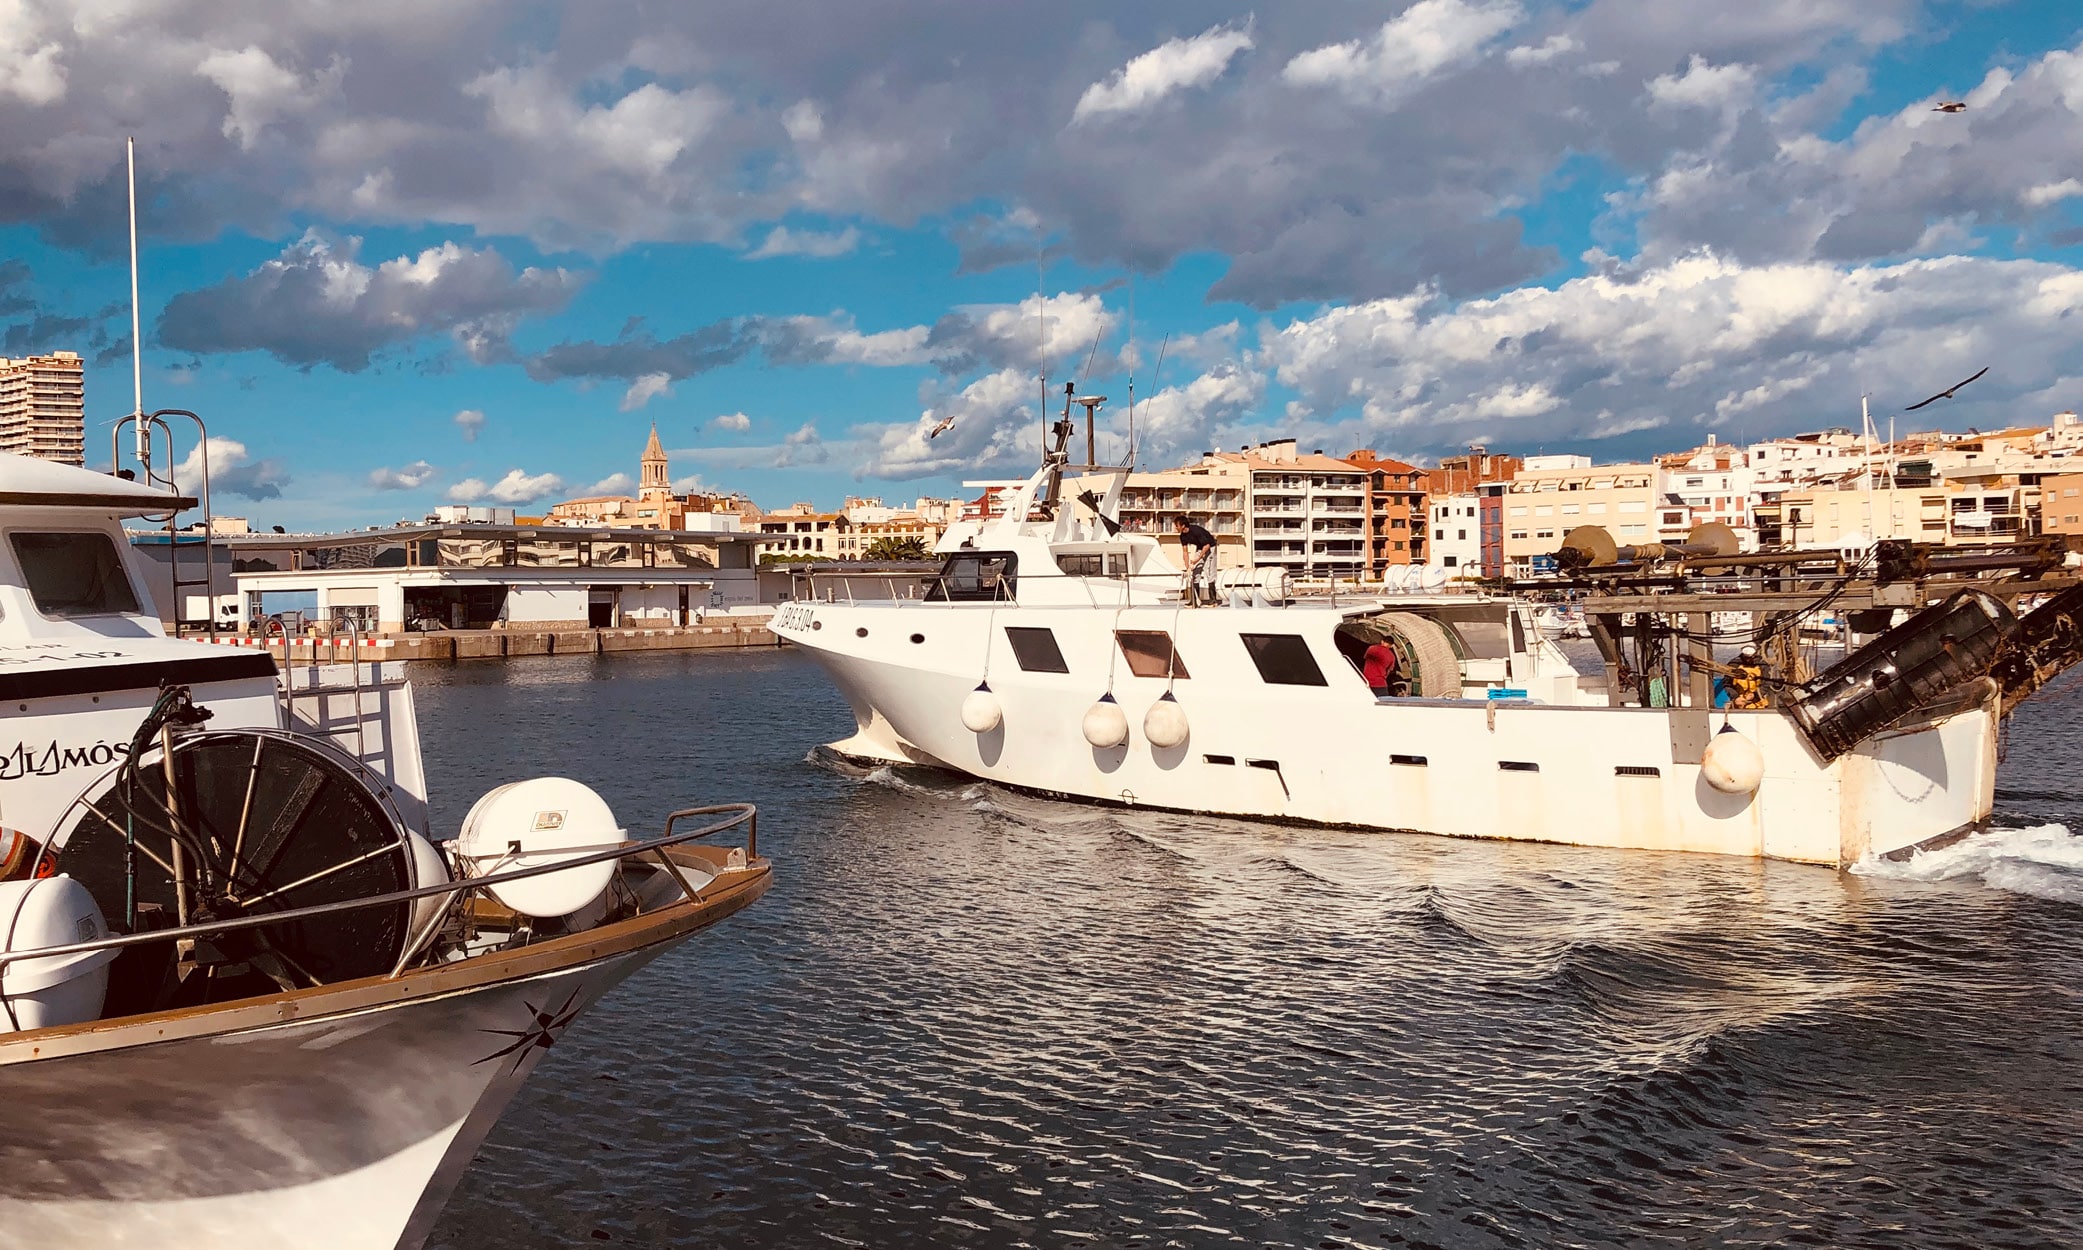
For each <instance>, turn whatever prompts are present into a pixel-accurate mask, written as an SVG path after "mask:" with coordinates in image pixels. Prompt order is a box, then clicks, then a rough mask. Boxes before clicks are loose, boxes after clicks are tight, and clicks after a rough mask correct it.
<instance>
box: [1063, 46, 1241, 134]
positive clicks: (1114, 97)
mask: <svg viewBox="0 0 2083 1250" xmlns="http://www.w3.org/2000/svg"><path fill="white" fill-rule="evenodd" d="M1252 46H1253V45H1252V37H1251V24H1250V23H1249V22H1247V23H1245V25H1244V27H1243V28H1242V29H1234V28H1231V27H1228V26H1212V27H1210V28H1208V29H1207V30H1204V31H1202V32H1201V33H1200V34H1198V35H1194V36H1193V37H1191V38H1186V39H1171V40H1167V41H1166V42H1164V43H1162V44H1160V45H1158V46H1157V47H1155V48H1152V49H1151V50H1150V51H1148V52H1145V53H1143V54H1142V55H1141V56H1139V57H1136V58H1135V59H1134V60H1132V61H1130V62H1129V63H1128V64H1127V65H1124V66H1122V67H1121V68H1120V69H1119V70H1117V71H1116V72H1115V73H1114V76H1113V77H1112V78H1109V79H1108V80H1106V81H1105V82H1096V83H1093V84H1092V85H1091V86H1089V87H1087V88H1085V93H1084V94H1083V95H1081V96H1079V97H1078V105H1077V108H1076V109H1075V110H1073V111H1072V113H1071V121H1072V123H1074V124H1075V123H1077V122H1082V121H1086V120H1088V119H1090V118H1094V117H1099V116H1102V115H1105V114H1109V113H1134V112H1139V111H1141V110H1143V109H1146V108H1148V107H1150V106H1151V105H1153V104H1155V103H1157V102H1158V101H1159V100H1162V99H1164V98H1165V97H1166V96H1169V95H1172V94H1173V93H1175V92H1178V91H1184V90H1186V89H1188V88H1191V87H1200V86H1205V85H1206V84H1208V83H1211V82H1214V81H1215V80H1216V79H1217V78H1220V77H1222V74H1223V71H1224V70H1227V69H1228V68H1229V65H1230V61H1231V60H1233V59H1234V58H1235V57H1236V56H1237V54H1238V53H1240V52H1248V51H1250V50H1251V48H1252Z"/></svg>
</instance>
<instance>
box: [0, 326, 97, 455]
mask: <svg viewBox="0 0 2083 1250" xmlns="http://www.w3.org/2000/svg"><path fill="white" fill-rule="evenodd" d="M85 379H86V373H85V371H84V368H83V366H82V365H81V362H80V358H79V354H78V353H77V352H52V353H51V354H50V355H48V356H22V357H16V358H12V359H10V358H8V357H6V356H0V451H6V452H12V453H14V454H15V455H17V456H34V457H36V458H37V459H39V460H55V461H57V462H58V463H60V464H70V465H84V464H85V463H86V450H87V424H86V413H87V406H86V380H85Z"/></svg>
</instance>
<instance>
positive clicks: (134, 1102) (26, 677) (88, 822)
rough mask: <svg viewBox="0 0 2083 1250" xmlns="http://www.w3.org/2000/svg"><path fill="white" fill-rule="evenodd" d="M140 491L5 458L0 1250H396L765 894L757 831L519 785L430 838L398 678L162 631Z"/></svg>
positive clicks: (712, 810) (734, 815)
mask: <svg viewBox="0 0 2083 1250" xmlns="http://www.w3.org/2000/svg"><path fill="white" fill-rule="evenodd" d="M157 415H158V414H155V415H154V416H152V417H146V418H143V422H144V423H145V424H147V425H148V426H149V427H151V428H153V429H160V430H163V422H160V421H158V420H157ZM167 462H169V463H170V462H171V457H170V456H169V458H168V461H167ZM158 480H159V479H156V478H155V477H154V476H153V474H152V472H151V471H150V469H149V466H148V467H147V471H146V472H145V474H144V477H143V478H142V479H141V480H133V481H125V480H119V479H118V478H116V477H112V476H107V475H104V474H101V473H95V472H90V471H88V470H85V469H78V468H72V467H68V466H63V465H57V464H50V463H46V462H42V461H36V460H29V459H24V458H22V457H17V456H11V455H0V706H4V708H5V709H6V733H5V738H4V743H5V752H4V758H0V820H4V824H5V826H6V829H5V832H4V833H0V843H4V845H0V870H4V877H5V879H4V880H0V938H4V939H5V941H4V944H0V1107H4V1108H5V1112H4V1114H0V1167H4V1168H5V1169H6V1172H7V1174H8V1175H9V1176H10V1177H12V1178H13V1181H14V1183H12V1184H10V1185H9V1186H8V1187H7V1188H6V1190H5V1191H4V1192H0V1247H22V1248H24V1250H28V1248H32V1247H33V1248H34V1250H53V1248H57V1247H96V1248H100V1247H109V1246H149V1247H153V1248H154V1250H176V1248H180V1247H193V1248H195V1250H203V1248H205V1247H208V1248H211V1250H217V1248H221V1247H225V1246H233V1245H247V1246H303V1245H323V1246H327V1247H341V1248H345V1247H369V1248H371V1250H377V1248H382V1250H391V1248H393V1247H412V1246H417V1245H419V1244H420V1243H421V1242H422V1241H423V1240H424V1239H425V1237H426V1235H427V1233H428V1231H429V1229H430V1228H431V1226H432V1223H433V1220H434V1217H435V1215H436V1213H437V1212H438V1211H439V1210H440V1208H441V1205H442V1203H443V1201H444V1200H445V1198H446V1196H447V1195H448V1193H449V1192H450V1190H451V1189H452V1188H453V1187H454V1185H455V1184H456V1181H457V1180H458V1178H459V1177H460V1176H461V1174H462V1172H463V1170H464V1168H465V1165H466V1164H467V1163H468V1162H469V1160H470V1158H471V1156H472V1154H473V1153H474V1152H475V1151H476V1149H477V1147H478V1145H479V1144H480V1143H481V1142H482V1141H483V1140H484V1139H485V1136H486V1134H487V1133H488V1132H489V1131H490V1130H491V1128H492V1125H493V1122H494V1120H495V1119H496V1118H497V1117H498V1115H499V1113H500V1111H501V1109H502V1108H503V1107H504V1106H505V1105H506V1103H507V1101H508V1100H509V1099H510V1098H512V1096H513V1095H514V1093H515V1092H516V1090H518V1089H519V1087H520V1086H521V1084H522V1082H524V1081H525V1080H527V1078H528V1076H529V1074H530V1073H531V1072H532V1071H533V1070H534V1069H535V1067H536V1065H537V1064H538V1063H540V1062H542V1060H543V1059H544V1057H545V1056H546V1055H547V1054H548V1053H549V1051H550V1048H551V1047H552V1046H553V1045H554V1044H555V1043H556V1042H557V1041H558V1040H559V1039H560V1038H561V1037H563V1036H564V1035H565V1033H566V1031H567V1030H568V1029H569V1028H571V1027H572V1025H573V1022H574V1021H575V1020H576V1019H578V1018H579V1017H580V1016H581V1015H582V1013H584V1012H585V1011H586V1010H587V1008H589V1007H590V1006H592V1004H593V1003H594V1002H596V1001H597V1000H598V999H599V998H600V997H601V995H603V994H605V993H606V992H607V991H608V990H609V989H610V988H612V987H613V986H614V985H616V984H617V983H618V982H620V981H621V980H622V979H623V978H625V977H627V976H629V975H630V974H631V973H633V972H635V971H636V970H637V969H639V968H640V967H642V966H643V965H644V964H645V963H646V962H648V961H650V960H651V959H653V958H655V957H657V956H658V955H660V954H661V953H663V952H664V951H666V950H668V949H670V948H672V947H674V946H676V945H677V944H679V943H681V942H682V941H684V940H686V939H687V938H689V937H690V936H692V935H693V934H694V933H696V932H697V931H699V930H701V929H704V928H706V927H707V926H709V925H711V924H713V923H715V922H716V921H718V920H721V919H723V918H724V917H726V916H728V915H730V914H731V913H733V912H735V911H737V910H739V909H740V908H742V907H744V906H746V905H747V904H749V903H751V902H752V901H753V900H754V899H756V898H758V897H759V896H760V895H761V894H762V893H763V892H764V891H765V890H766V888H767V886H768V883H769V880H770V871H769V866H768V864H767V862H766V861H765V860H763V859H761V858H760V857H759V855H758V847H757V838H756V832H755V819H756V818H755V815H754V812H753V809H752V808H751V807H750V806H748V805H730V806H725V807H694V808H690V809H688V810H686V811H682V812H677V813H675V814H674V815H673V816H672V817H671V818H669V819H668V820H667V821H666V822H665V824H664V827H663V829H662V831H660V832H658V833H656V834H651V835H639V836H636V837H632V836H631V835H630V834H628V833H627V832H626V831H625V830H624V829H623V827H622V826H621V825H620V824H619V823H618V822H617V820H616V819H615V817H614V815H613V813H612V812H611V810H610V808H609V806H608V805H607V803H605V802H604V801H603V800H602V799H601V798H600V797H599V796H598V795H595V794H594V793H593V792H592V791H590V790H588V789H586V788H585V787H584V786H581V785H579V784H578V783H576V782H571V781H566V780H561V779H557V778H540V779H537V780H533V781H525V782H520V783H517V784H514V785H509V786H502V787H500V788H499V789H496V790H493V791H492V792H491V793H489V794H487V795H485V796H484V797H483V798H482V799H481V800H479V802H478V803H477V805H476V806H475V807H474V808H473V809H472V810H471V813H470V816H469V819H468V820H467V821H466V822H465V824H464V826H463V828H462V830H461V832H460V834H459V835H458V836H456V837H455V838H454V839H453V840H451V841H447V842H442V843H437V842H436V841H434V840H433V833H432V831H430V830H429V829H428V828H427V825H426V813H427V803H426V797H427V796H426V787H425V780H424V776H423V771H422V768H421V763H420V758H421V757H420V747H419V739H418V734H417V728H416V725H415V721H414V717H413V700H412V688H411V686H410V685H409V684H407V683H406V682H405V681H404V680H402V679H401V677H400V676H399V675H398V673H397V672H396V671H394V670H393V669H392V668H390V667H388V666H386V667H382V668H379V667H377V666H373V665H348V666H339V667H329V668H301V669H298V670H296V671H295V672H294V673H293V674H292V673H285V672H282V671H279V670H278V669H277V666H276V664H275V663H274V661H273V660H272V659H270V658H269V657H268V656H267V655H266V654H264V653H262V652H258V651H253V650H247V649H242V648H235V647H227V646H217V645H210V644H209V643H208V642H205V641H195V640H188V639H182V638H178V637H168V636H166V634H165V631H164V629H163V627H162V626H161V624H160V620H159V617H158V614H157V613H156V612H155V611H154V610H153V608H152V603H153V589H154V588H153V587H151V586H150V585H148V584H147V576H148V575H147V566H146V565H145V564H144V563H143V562H142V561H140V560H138V559H137V558H135V557H134V555H133V553H132V548H131V544H130V542H129V541H128V540H127V537H126V535H125V531H124V529H123V527H122V524H121V522H122V520H123V519H124V518H127V517H135V516H139V515H159V514H168V513H173V512H175V511H177V510H180V509H184V508H189V507H192V506H193V505H194V502H195V501H194V500H192V499H187V498H178V497H175V496H173V495H171V494H170V493H169V492H168V491H166V490H165V489H162V488H161V487H160V486H159V485H158V484H157V482H158ZM161 589H164V587H161ZM488 732H489V729H488ZM727 831H735V838H734V840H736V841H737V842H738V845H735V846H729V847H724V846H712V845H708V844H706V843H701V842H698V841H697V840H698V839H702V838H705V837H710V836H712V835H717V834H723V833H726V832H727ZM541 1144H542V1145H543V1147H544V1148H546V1149H555V1148H556V1143H555V1142H554V1141H546V1142H544V1143H541Z"/></svg>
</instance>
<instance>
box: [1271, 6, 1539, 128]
mask: <svg viewBox="0 0 2083 1250" xmlns="http://www.w3.org/2000/svg"><path fill="white" fill-rule="evenodd" d="M1523 16H1524V14H1523V13H1522V11H1521V10H1520V8H1519V6H1518V5H1516V4H1512V3H1509V2H1505V3H1491V2H1483V0H1478V2H1476V3H1470V0H1418V3H1416V4H1414V5H1412V6H1410V7H1409V8H1408V9H1405V10H1404V11H1403V12H1401V13H1399V14H1397V15H1396V16H1395V17H1393V18H1390V19H1389V20H1388V21H1387V22H1384V23H1383V24H1382V27H1381V29H1380V30H1379V31H1377V32H1375V35H1374V38H1373V39H1371V40H1358V39H1354V40H1350V41H1348V42H1345V43H1336V44H1330V45H1328V46H1326V47H1321V48H1316V49H1313V50H1311V51H1308V52H1304V53H1302V54H1301V55H1299V56H1297V57H1295V58H1294V59H1293V60H1291V61H1289V62H1288V63H1287V67H1286V68H1285V69H1284V70H1282V71H1281V74H1282V76H1283V77H1284V78H1286V79H1287V81H1288V82H1290V83H1292V84H1294V85H1295V86H1298V87H1331V88H1336V89H1338V90H1341V91H1343V92H1345V93H1346V94H1347V95H1350V96H1352V97H1354V98H1356V99H1372V100H1375V101H1377V102H1381V103H1390V102H1393V101H1395V100H1398V99H1401V98H1402V97H1403V96H1404V95H1405V94H1407V93H1408V92H1409V91H1410V90H1411V89H1412V88H1414V87H1416V86H1418V85H1419V84H1421V83H1423V82H1424V81H1425V80H1426V79H1428V78H1431V77H1433V76H1434V75H1436V74H1438V73H1439V72H1440V71H1442V70H1445V69H1450V68H1452V67H1454V66H1456V65H1459V64H1462V63H1464V62H1467V61H1470V60H1473V59H1474V58H1475V57H1476V56H1477V54H1479V53H1480V52H1481V51H1482V50H1483V47H1484V46H1485V45H1486V44H1488V43H1489V42H1490V41H1491V40H1492V39H1495V38H1496V37H1497V36H1499V35H1501V34H1503V33H1504V32H1506V31H1508V30H1510V29H1511V28H1512V27H1513V26H1515V25H1517V24H1518V22H1519V20H1520V18H1521V17H1523Z"/></svg>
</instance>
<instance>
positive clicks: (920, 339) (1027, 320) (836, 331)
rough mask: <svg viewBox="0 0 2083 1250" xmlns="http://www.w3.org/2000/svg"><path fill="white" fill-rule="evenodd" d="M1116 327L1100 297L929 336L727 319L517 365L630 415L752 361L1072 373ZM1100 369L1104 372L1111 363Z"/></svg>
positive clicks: (986, 311) (964, 317)
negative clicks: (602, 392)
mask: <svg viewBox="0 0 2083 1250" xmlns="http://www.w3.org/2000/svg"><path fill="white" fill-rule="evenodd" d="M1118 320H1119V319H1118V317H1117V315H1116V314H1115V313H1114V312H1113V311H1111V310H1110V309H1108V308H1107V307H1106V303H1105V301H1104V300H1103V299H1102V298H1101V297H1100V296H1098V295H1095V294H1089V293H1083V292H1064V293H1061V294H1057V295H1050V296H1046V297H1044V296H1038V295H1037V296H1029V297H1028V298H1026V299H1024V300H1022V301H1021V302H1019V303H1018V304H977V305H965V306H963V307H960V308H957V309H955V310H953V311H952V312H949V313H948V314H947V315H945V316H943V317H942V318H940V320H938V321H937V322H935V323H934V324H933V325H931V326H898V327H895V328H892V329H887V330H873V331H863V330H861V329H860V328H859V327H858V326H857V325H856V324H855V323H854V320H853V318H852V317H850V316H848V315H846V314H844V313H833V314H829V315H825V316H795V317H737V318H732V319H730V320H728V321H719V322H714V323H712V324H710V325H707V326H703V327H701V328H700V329H697V330H692V331H689V332H688V333H686V334H681V335H676V336H674V337H672V338H667V339H661V338H659V337H657V336H656V335H655V334H653V333H652V332H651V331H650V330H649V329H648V328H647V327H645V326H644V325H643V324H642V323H640V322H632V323H631V324H630V325H629V326H627V327H625V328H624V329H623V332H622V334H621V335H620V336H619V337H617V338H616V339H615V340H614V341H612V342H606V343H602V342H590V341H589V342H567V343H559V344H557V345H555V346H553V347H550V348H548V349H546V350H544V351H543V352H541V353H539V354H538V355H536V356H534V357H532V358H531V359H529V361H528V362H527V363H528V372H529V374H530V376H532V377H534V378H535V379H537V380H538V381H545V382H547V381H554V380H556V379H559V378H589V379H609V378H614V379H621V380H624V381H627V382H628V383H630V390H629V396H630V397H631V398H630V399H625V403H630V405H631V406H633V407H640V406H641V401H642V400H645V399H648V398H650V397H651V396H652V395H655V394H658V393H661V392H662V390H663V388H664V387H665V386H666V385H667V384H668V383H670V382H676V381H680V380H682V379H685V378H689V377H693V376H695V375H697V374H701V373H706V372H708V371H709V370H711V369H720V368H723V367H724V366H726V365H731V364H736V363H737V362H739V361H741V360H744V359H746V358H747V357H749V356H751V355H753V354H754V353H755V352H758V353H761V354H763V355H764V356H765V357H766V359H767V360H768V361H769V362H770V363H772V364H777V365H797V366H807V365H865V366H870V367H874V368H897V367H903V366H912V365H924V364H930V365H933V366H935V367H937V368H939V369H941V370H942V371H944V372H948V373H966V372H974V371H976V370H978V369H982V368H994V367H1003V366H1006V365H1010V364H1014V363H1019V364H1024V365H1025V366H1027V367H1028V368H1029V369H1038V368H1039V367H1040V365H1041V363H1042V362H1043V361H1044V360H1045V359H1046V360H1050V361H1055V362H1057V363H1062V362H1064V361H1066V360H1067V359H1069V358H1070V357H1071V356H1073V355H1075V356H1076V357H1077V361H1078V364H1080V365H1082V364H1083V363H1084V360H1085V358H1086V356H1087V355H1088V354H1089V352H1090V350H1091V347H1092V345H1093V343H1094V342H1095V341H1101V340H1104V339H1105V338H1106V337H1107V336H1108V335H1110V334H1112V333H1113V331H1114V328H1115V326H1116V325H1117V324H1118ZM1101 363H1105V364H1108V365H1111V363H1112V359H1111V358H1107V360H1106V361H1104V362H1101ZM654 379H655V380H654ZM631 399H633V400H634V401H635V402H633V403H632V402H631ZM625 411H626V409H625Z"/></svg>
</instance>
